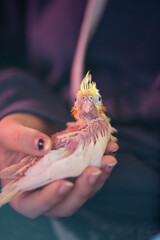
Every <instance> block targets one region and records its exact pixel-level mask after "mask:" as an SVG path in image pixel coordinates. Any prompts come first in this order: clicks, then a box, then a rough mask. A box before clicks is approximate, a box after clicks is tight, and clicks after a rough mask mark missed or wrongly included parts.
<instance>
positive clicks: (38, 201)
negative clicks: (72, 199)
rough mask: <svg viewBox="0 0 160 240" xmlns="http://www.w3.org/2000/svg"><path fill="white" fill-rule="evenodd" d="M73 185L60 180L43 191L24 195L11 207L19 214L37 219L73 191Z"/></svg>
mask: <svg viewBox="0 0 160 240" xmlns="http://www.w3.org/2000/svg"><path fill="white" fill-rule="evenodd" d="M72 187H73V183H71V182H68V181H65V180H59V181H56V182H53V183H51V184H49V185H48V186H46V187H44V188H43V189H41V190H37V191H35V192H27V193H23V194H21V195H20V196H18V197H17V198H15V199H14V200H13V201H12V202H11V205H12V207H13V208H14V209H15V210H16V211H17V212H19V213H21V214H23V215H25V216H26V217H29V218H35V217H38V216H40V215H41V214H43V213H44V212H46V211H47V210H49V209H50V208H51V207H54V205H56V204H57V203H58V202H59V201H61V200H62V198H64V196H65V195H66V194H67V193H69V191H70V190H71V189H72Z"/></svg>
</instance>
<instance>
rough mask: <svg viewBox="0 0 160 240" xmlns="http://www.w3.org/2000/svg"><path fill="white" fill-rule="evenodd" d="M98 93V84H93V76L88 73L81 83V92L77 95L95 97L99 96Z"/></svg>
mask: <svg viewBox="0 0 160 240" xmlns="http://www.w3.org/2000/svg"><path fill="white" fill-rule="evenodd" d="M98 92H99V90H98V89H97V88H96V83H95V82H92V75H91V74H90V73H89V71H88V72H87V74H86V76H85V77H84V78H83V80H82V82H81V85H80V90H79V91H78V93H77V95H78V96H83V95H92V96H93V97H94V96H97V95H98Z"/></svg>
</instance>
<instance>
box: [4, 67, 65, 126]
mask: <svg viewBox="0 0 160 240" xmlns="http://www.w3.org/2000/svg"><path fill="white" fill-rule="evenodd" d="M17 112H24V113H31V114H35V115H38V116H40V117H43V118H46V119H48V120H51V121H56V122H60V123H64V122H66V121H67V119H68V115H69V114H68V113H67V112H68V111H67V106H66V104H64V102H62V100H61V99H60V98H58V96H56V94H54V93H51V91H50V89H48V88H47V87H45V85H42V84H41V83H40V82H39V81H38V80H37V79H35V78H34V77H33V76H31V75H30V74H28V73H25V72H22V71H19V70H16V69H8V70H4V71H1V72H0V119H2V118H3V117H5V116H6V115H9V114H12V113H17Z"/></svg>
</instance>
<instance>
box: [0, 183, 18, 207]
mask: <svg viewBox="0 0 160 240" xmlns="http://www.w3.org/2000/svg"><path fill="white" fill-rule="evenodd" d="M15 182H16V181H11V182H10V183H8V184H7V185H6V186H5V187H4V188H3V189H2V192H1V193H0V207H2V206H3V205H4V204H6V203H8V202H10V201H11V200H12V199H13V198H14V197H15V196H17V195H19V194H20V193H21V191H20V190H18V189H17V186H16V184H15Z"/></svg>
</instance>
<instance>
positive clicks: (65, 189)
mask: <svg viewBox="0 0 160 240" xmlns="http://www.w3.org/2000/svg"><path fill="white" fill-rule="evenodd" d="M73 186H74V184H73V183H71V182H65V183H63V184H62V185H61V186H60V187H59V189H58V193H59V194H60V195H63V194H65V193H67V192H68V191H69V190H70V189H71V188H72V187H73Z"/></svg>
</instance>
